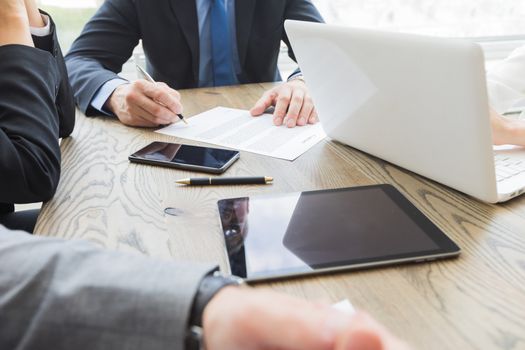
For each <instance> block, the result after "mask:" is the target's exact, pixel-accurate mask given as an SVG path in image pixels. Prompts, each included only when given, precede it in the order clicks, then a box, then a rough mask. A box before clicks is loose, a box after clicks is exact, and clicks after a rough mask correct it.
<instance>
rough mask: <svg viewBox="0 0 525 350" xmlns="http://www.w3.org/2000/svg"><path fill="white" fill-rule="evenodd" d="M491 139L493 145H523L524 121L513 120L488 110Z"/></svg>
mask: <svg viewBox="0 0 525 350" xmlns="http://www.w3.org/2000/svg"><path fill="white" fill-rule="evenodd" d="M490 123H491V125H492V141H493V143H494V144H495V145H518V146H524V147H525V121H523V120H513V119H510V118H506V117H504V116H501V115H499V114H498V113H497V112H496V111H495V110H493V109H491V110H490Z"/></svg>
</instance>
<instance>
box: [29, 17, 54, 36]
mask: <svg viewBox="0 0 525 350" xmlns="http://www.w3.org/2000/svg"><path fill="white" fill-rule="evenodd" d="M41 16H42V20H43V21H44V23H45V25H46V26H45V27H30V28H29V30H30V31H31V35H34V36H48V35H50V34H51V21H50V20H49V16H47V15H41Z"/></svg>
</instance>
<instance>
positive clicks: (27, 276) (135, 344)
mask: <svg viewBox="0 0 525 350" xmlns="http://www.w3.org/2000/svg"><path fill="white" fill-rule="evenodd" d="M211 269H212V267H211V266H198V265H184V264H178V263H172V262H161V261H157V260H153V259H149V258H146V257H143V256H140V255H130V254H121V253H117V252H110V251H105V250H101V249H97V248H96V247H94V246H92V245H91V244H89V243H87V242H81V241H76V242H75V241H67V242H66V241H61V240H56V239H50V238H44V239H38V238H34V237H30V236H27V235H25V234H22V233H14V232H8V231H2V229H1V228H0V295H10V296H11V297H10V298H0V325H2V327H0V347H1V348H6V349H9V348H16V346H14V344H18V345H20V344H22V343H21V342H20V341H21V340H22V339H23V340H24V342H23V344H24V346H23V347H21V349H42V348H49V349H73V348H74V349H77V350H82V349H95V348H96V349H102V348H104V349H124V348H126V349H127V348H144V349H150V350H155V349H159V350H160V349H175V350H182V349H184V339H185V337H186V331H187V321H188V315H189V309H190V307H191V303H192V300H193V297H194V295H195V292H196V289H197V286H198V285H199V283H200V281H201V279H202V278H203V277H204V275H206V274H207V273H209V271H210V270H211ZM28 324H31V327H27V325H28Z"/></svg>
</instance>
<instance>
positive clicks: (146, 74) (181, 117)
mask: <svg viewBox="0 0 525 350" xmlns="http://www.w3.org/2000/svg"><path fill="white" fill-rule="evenodd" d="M135 65H136V66H137V71H138V72H139V74H140V75H141V76H142V78H143V79H144V80H147V81H149V82H150V83H153V84H156V83H157V82H156V81H155V80H153V78H152V77H151V75H149V74H148V72H146V70H145V69H144V68H142V67H141V66H139V65H138V64H135ZM177 117H179V119H180V120H182V121H183V122H184V123H185V124H188V122H187V121H186V119H184V116H183V115H182V114H177Z"/></svg>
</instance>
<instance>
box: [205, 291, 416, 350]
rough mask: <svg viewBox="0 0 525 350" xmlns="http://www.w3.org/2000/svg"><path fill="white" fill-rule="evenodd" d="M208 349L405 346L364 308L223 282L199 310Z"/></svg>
mask: <svg viewBox="0 0 525 350" xmlns="http://www.w3.org/2000/svg"><path fill="white" fill-rule="evenodd" d="M203 323H204V342H205V345H206V346H205V348H206V349H208V350H220V349H228V350H266V349H283V350H310V349H311V350H364V349H367V350H407V349H408V346H407V345H406V344H405V343H403V342H401V341H400V340H398V339H397V338H396V337H395V336H393V335H392V334H391V333H390V332H389V331H388V330H386V329H385V328H384V327H383V326H381V325H380V324H378V323H377V322H376V321H374V320H373V319H372V318H371V317H370V316H368V315H366V314H364V313H357V314H355V315H348V314H345V313H342V312H340V311H337V310H335V309H334V308H332V307H331V306H330V305H324V304H320V303H318V304H314V303H309V302H307V301H304V300H301V299H296V298H293V297H290V296H287V295H284V294H279V293H276V292H273V291H269V290H252V289H249V288H239V287H226V288H224V289H222V290H221V291H219V293H217V295H216V296H215V297H213V299H212V300H211V301H210V303H209V304H208V305H207V306H206V308H205V310H204V316H203Z"/></svg>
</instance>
